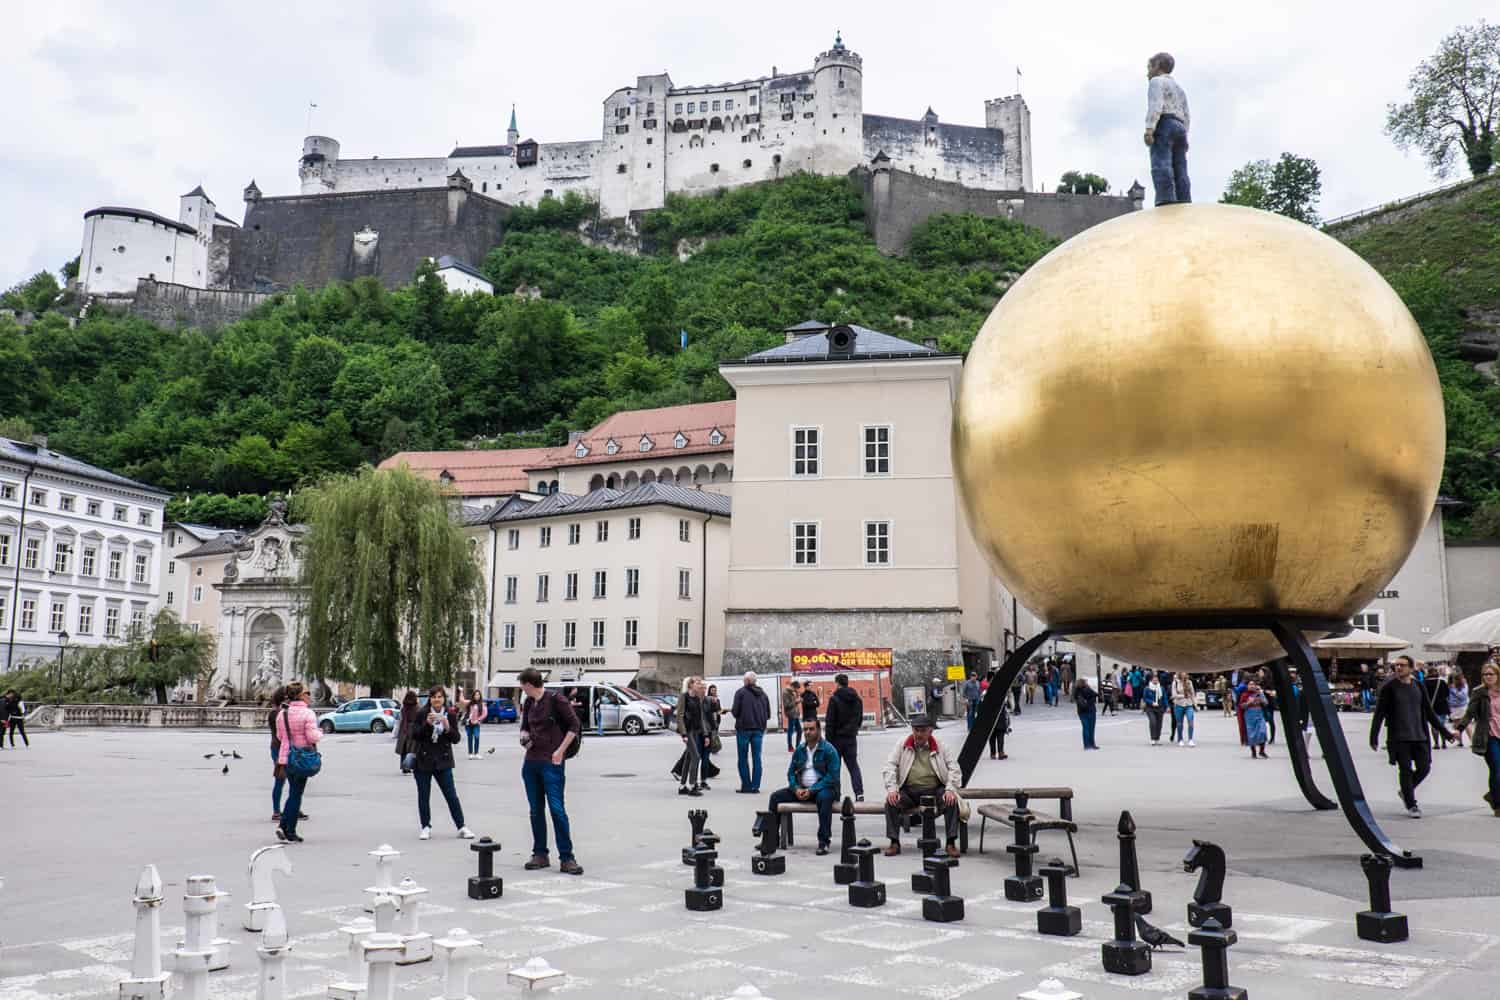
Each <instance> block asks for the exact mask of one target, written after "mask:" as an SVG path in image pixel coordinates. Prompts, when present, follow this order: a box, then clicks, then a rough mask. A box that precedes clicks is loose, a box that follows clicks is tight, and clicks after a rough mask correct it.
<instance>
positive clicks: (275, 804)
mask: <svg viewBox="0 0 1500 1000" xmlns="http://www.w3.org/2000/svg"><path fill="white" fill-rule="evenodd" d="M271 766H272V767H273V768H274V767H275V766H276V751H275V750H272V751H271ZM285 787H286V779H285V778H283V777H280V776H276V777H273V778H272V779H271V812H273V813H279V812H281V791H282V789H283V788H285Z"/></svg>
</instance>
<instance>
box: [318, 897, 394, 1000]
mask: <svg viewBox="0 0 1500 1000" xmlns="http://www.w3.org/2000/svg"><path fill="white" fill-rule="evenodd" d="M382 912H384V913H388V914H390V915H391V917H392V919H393V920H394V916H395V913H396V902H395V900H393V899H390V898H389V897H386V898H385V902H384V905H383V906H382V907H381V908H379V909H377V910H376V913H377V915H378V914H379V913H382ZM338 932H339V933H340V934H342V935H344V937H345V939H346V945H347V948H348V955H349V959H348V965H347V966H346V968H345V972H344V978H342V979H339V980H335V981H334V982H332V983H329V984H328V1000H362V998H363V997H364V995H365V989H366V987H367V986H368V984H369V982H370V967H369V966H368V965H366V964H365V939H366V938H368V937H369V936H370V935H371V934H374V933H375V921H373V920H371V919H370V918H369V917H356V918H355V919H354V920H351V921H350V922H349V923H347V924H344V925H343V926H342V927H340V928H339V929H338Z"/></svg>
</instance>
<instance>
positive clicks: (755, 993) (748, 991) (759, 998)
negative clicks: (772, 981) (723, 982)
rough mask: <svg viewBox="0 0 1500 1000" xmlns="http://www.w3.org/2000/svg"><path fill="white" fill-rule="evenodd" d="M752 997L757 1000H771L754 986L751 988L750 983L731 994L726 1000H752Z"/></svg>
mask: <svg viewBox="0 0 1500 1000" xmlns="http://www.w3.org/2000/svg"><path fill="white" fill-rule="evenodd" d="M752 997H753V998H756V1000H771V998H770V997H768V996H766V995H765V994H764V993H762V992H761V991H760V990H758V989H756V988H755V987H754V986H751V985H750V984H749V983H746V984H744V985H743V986H741V987H740V988H739V989H737V990H735V991H734V992H733V993H731V994H729V996H727V997H725V998H724V1000H751V998H752Z"/></svg>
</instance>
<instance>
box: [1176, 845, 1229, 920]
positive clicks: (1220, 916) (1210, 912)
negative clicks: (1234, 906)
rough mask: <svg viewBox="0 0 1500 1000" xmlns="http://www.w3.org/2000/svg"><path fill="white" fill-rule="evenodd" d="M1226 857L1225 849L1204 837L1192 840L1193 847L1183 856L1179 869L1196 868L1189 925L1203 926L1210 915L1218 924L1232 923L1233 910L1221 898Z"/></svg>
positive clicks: (1188, 906) (1189, 905)
mask: <svg viewBox="0 0 1500 1000" xmlns="http://www.w3.org/2000/svg"><path fill="white" fill-rule="evenodd" d="M1227 868H1228V861H1227V860H1226V859H1225V857H1224V849H1223V848H1222V847H1220V846H1219V845H1218V844H1212V843H1209V842H1208V841H1206V840H1195V841H1193V849H1192V850H1191V851H1188V852H1187V856H1186V857H1185V858H1183V859H1182V870H1183V871H1186V872H1191V871H1197V872H1198V886H1197V888H1195V889H1194V890H1193V899H1192V902H1190V903H1188V905H1187V920H1188V926H1189V927H1202V926H1203V925H1204V924H1205V923H1207V922H1208V921H1209V920H1210V919H1212V920H1217V921H1218V922H1219V926H1220V927H1231V926H1233V925H1234V912H1233V911H1232V910H1231V909H1230V908H1229V906H1228V904H1226V903H1225V902H1224V873H1225V871H1226V869H1227Z"/></svg>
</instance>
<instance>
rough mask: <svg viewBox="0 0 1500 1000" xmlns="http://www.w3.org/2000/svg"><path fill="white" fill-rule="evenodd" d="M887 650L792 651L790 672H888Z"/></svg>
mask: <svg viewBox="0 0 1500 1000" xmlns="http://www.w3.org/2000/svg"><path fill="white" fill-rule="evenodd" d="M892 659H893V658H892V655H891V650H889V649H822V648H817V649H794V650H792V672H793V673H796V674H836V673H838V672H839V671H840V670H889V669H891V663H892Z"/></svg>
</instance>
